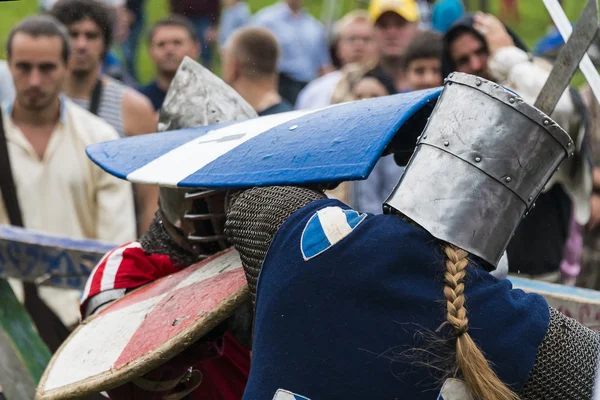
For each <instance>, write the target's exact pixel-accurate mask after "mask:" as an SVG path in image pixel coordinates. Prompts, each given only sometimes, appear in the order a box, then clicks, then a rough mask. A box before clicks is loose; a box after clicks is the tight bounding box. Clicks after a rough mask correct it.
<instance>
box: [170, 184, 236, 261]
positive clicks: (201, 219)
mask: <svg viewBox="0 0 600 400" xmlns="http://www.w3.org/2000/svg"><path fill="white" fill-rule="evenodd" d="M225 193H226V192H225V191H224V190H210V189H207V190H197V191H193V192H191V191H188V190H184V189H171V188H160V195H159V212H160V218H161V222H162V225H163V227H164V228H165V230H166V231H167V233H168V234H169V236H171V238H172V239H173V240H174V241H175V242H176V243H177V244H178V245H179V246H181V247H182V248H183V249H185V250H187V251H188V252H190V253H192V254H194V255H196V256H198V258H199V259H204V258H207V257H208V256H210V255H212V254H214V253H216V252H218V251H221V250H225V249H227V248H228V247H229V245H228V244H227V241H226V239H225V234H224V233H223V231H224V227H225Z"/></svg>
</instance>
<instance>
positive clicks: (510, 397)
mask: <svg viewBox="0 0 600 400" xmlns="http://www.w3.org/2000/svg"><path fill="white" fill-rule="evenodd" d="M444 253H445V254H446V270H445V272H444V297H445V298H446V319H447V321H446V322H444V324H449V325H450V326H452V331H453V333H454V335H455V336H456V369H455V371H454V375H457V374H460V375H461V376H462V378H463V379H464V381H465V383H466V385H467V387H468V388H469V390H470V391H471V394H472V395H473V396H474V397H475V398H477V399H483V400H518V399H519V397H518V396H517V395H516V394H515V393H514V392H513V391H512V390H511V389H510V388H509V387H508V386H506V385H505V384H504V383H503V382H502V381H501V380H500V379H499V378H498V376H497V375H496V373H495V372H494V371H493V370H492V368H491V367H490V365H489V363H488V362H487V360H486V359H485V357H484V355H483V353H482V352H481V350H480V349H479V347H477V345H476V344H475V342H474V341H473V339H472V338H471V336H470V335H469V333H468V329H469V319H468V318H467V309H466V308H465V295H464V291H465V284H464V278H465V275H466V269H467V265H469V261H468V259H467V257H468V255H469V253H467V252H466V251H464V250H462V249H459V248H457V247H454V246H452V245H445V246H444ZM444 324H443V325H444Z"/></svg>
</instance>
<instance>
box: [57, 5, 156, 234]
mask: <svg viewBox="0 0 600 400" xmlns="http://www.w3.org/2000/svg"><path fill="white" fill-rule="evenodd" d="M50 14H51V15H52V16H54V17H55V18H57V19H58V20H59V21H61V22H62V23H63V24H64V25H65V26H66V27H67V29H68V30H69V34H70V36H71V47H72V49H73V56H72V61H71V71H70V74H69V76H68V78H67V80H66V82H65V86H64V92H65V94H66V95H67V96H68V97H70V98H71V99H72V100H73V101H74V102H75V103H77V104H78V105H80V106H82V107H84V108H86V109H88V110H90V111H91V112H93V113H94V114H96V115H98V116H99V117H100V118H102V119H104V120H105V121H106V122H108V123H109V124H110V125H112V126H113V127H114V128H115V129H116V130H117V132H118V133H119V134H120V135H121V136H122V137H123V136H134V135H140V134H145V133H152V132H156V124H157V115H156V113H155V112H154V108H153V107H152V104H151V103H150V101H149V100H148V99H147V98H146V97H145V96H143V95H142V94H140V93H138V92H137V91H136V90H134V89H131V88H129V87H127V86H125V85H123V84H121V83H119V82H118V81H116V80H114V79H112V78H109V77H107V76H102V75H101V72H100V71H101V67H102V62H103V59H104V57H105V55H106V53H107V51H108V49H110V46H111V42H112V37H113V20H112V14H111V9H110V8H109V7H107V6H106V5H104V4H102V3H100V2H97V1H95V0H59V1H58V2H56V4H54V6H53V7H52V9H51V10H50ZM135 192H136V205H137V214H138V232H144V231H146V229H147V228H148V227H149V226H150V223H151V222H152V220H153V219H154V213H155V212H156V210H157V204H158V192H157V190H156V188H153V187H148V186H141V185H137V186H136V187H135Z"/></svg>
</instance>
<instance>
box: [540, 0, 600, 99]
mask: <svg viewBox="0 0 600 400" xmlns="http://www.w3.org/2000/svg"><path fill="white" fill-rule="evenodd" d="M543 1H544V5H545V6H546V9H547V10H548V12H549V13H550V17H551V18H552V21H554V24H555V25H556V28H557V29H558V31H559V32H560V35H561V36H562V38H563V40H564V41H565V43H566V42H567V40H568V39H569V36H571V33H572V32H573V27H572V26H571V23H570V22H569V18H568V17H567V14H565V11H564V10H563V9H562V7H561V6H560V3H559V2H558V0H543ZM579 69H580V70H581V72H582V73H583V75H584V76H585V79H586V80H587V82H588V84H589V85H590V89H592V92H593V93H594V96H596V100H598V102H600V74H598V71H597V70H596V67H595V66H594V63H593V62H592V60H591V59H590V56H588V55H587V54H586V55H584V56H583V59H582V60H581V62H580V63H579Z"/></svg>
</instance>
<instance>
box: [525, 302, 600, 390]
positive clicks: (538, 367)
mask: <svg viewBox="0 0 600 400" xmlns="http://www.w3.org/2000/svg"><path fill="white" fill-rule="evenodd" d="M599 355H600V332H596V331H593V330H591V329H589V328H586V327H585V326H583V325H581V324H580V323H578V322H577V321H575V320H574V319H571V318H568V317H566V316H565V315H563V314H561V313H560V312H559V311H557V310H556V309H554V308H552V307H550V324H549V325H548V331H547V332H546V336H545V337H544V340H543V341H542V343H541V344H540V346H539V348H538V351H537V354H536V361H535V364H534V365H533V369H532V370H531V373H530V375H529V378H528V380H527V382H526V383H525V386H524V388H523V390H522V392H521V393H520V394H519V396H520V398H521V399H522V400H538V399H572V400H579V399H581V400H584V399H591V398H592V392H593V389H594V380H595V377H596V371H597V369H598V356H599Z"/></svg>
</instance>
